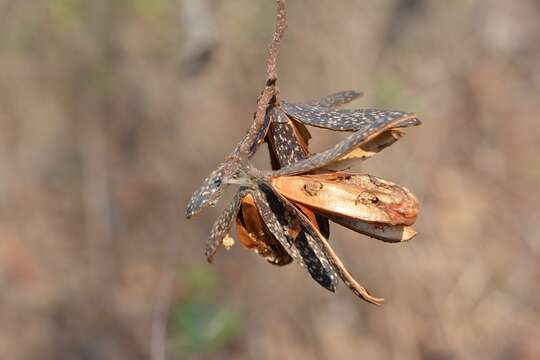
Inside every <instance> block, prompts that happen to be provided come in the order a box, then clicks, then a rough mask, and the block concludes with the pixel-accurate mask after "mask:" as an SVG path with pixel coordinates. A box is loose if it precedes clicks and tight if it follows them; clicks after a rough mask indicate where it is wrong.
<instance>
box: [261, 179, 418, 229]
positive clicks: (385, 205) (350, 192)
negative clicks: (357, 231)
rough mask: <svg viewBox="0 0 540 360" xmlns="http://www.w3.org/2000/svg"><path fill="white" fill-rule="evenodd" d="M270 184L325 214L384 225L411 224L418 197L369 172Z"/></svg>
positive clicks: (290, 197)
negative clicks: (368, 173) (366, 173)
mask: <svg viewBox="0 0 540 360" xmlns="http://www.w3.org/2000/svg"><path fill="white" fill-rule="evenodd" d="M271 184H272V186H273V187H274V188H275V189H276V190H277V191H278V192H279V193H280V194H281V195H283V196H285V197H286V198H288V199H289V200H291V201H293V202H295V203H300V204H303V205H305V206H307V207H309V208H312V209H314V210H316V211H317V212H321V213H322V214H323V215H325V214H335V215H337V216H339V217H345V218H350V219H354V220H362V221H366V222H372V223H382V224H387V225H411V224H413V223H414V221H415V220H416V216H417V214H418V211H419V205H418V200H417V199H416V198H415V197H414V195H413V194H411V193H410V192H409V191H408V190H407V189H405V188H403V187H401V186H398V185H396V184H394V183H391V182H389V181H385V180H382V179H379V178H377V177H375V176H371V175H359V174H350V173H327V174H310V175H296V176H279V177H274V178H272V179H271Z"/></svg>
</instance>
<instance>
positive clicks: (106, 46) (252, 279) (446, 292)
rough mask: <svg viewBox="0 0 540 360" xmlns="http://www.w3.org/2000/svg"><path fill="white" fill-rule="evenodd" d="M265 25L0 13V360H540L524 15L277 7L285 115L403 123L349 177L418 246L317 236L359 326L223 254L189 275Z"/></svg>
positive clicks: (252, 99)
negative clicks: (378, 302)
mask: <svg viewBox="0 0 540 360" xmlns="http://www.w3.org/2000/svg"><path fill="white" fill-rule="evenodd" d="M274 6H275V5H274V2H273V1H270V0H235V1H217V0H183V1H182V0H178V1H173V0H153V1H152V0H114V1H113V0H108V1H106V0H92V1H85V0H43V1H26V0H0V358H1V359H40V360H42V359H43V360H47V359H75V360H78V359H80V360H83V359H84V360H94V359H107V360H108V359H153V360H157V359H321V360H324V359H360V358H362V359H426V360H446V359H448V360H450V359H540V345H539V343H538V338H539V336H540V302H539V298H540V261H539V260H540V239H539V234H540V222H539V218H540V192H539V188H540V121H539V118H538V117H539V115H538V114H539V113H540V102H539V90H540V3H539V2H538V1H535V0H520V1H519V2H518V1H513V2H512V1H507V0H455V1H427V0H379V1H359V0H341V1H327V0H324V1H321V0H304V1H290V2H289V6H288V10H289V20H290V21H289V28H288V30H287V32H286V35H285V39H284V43H283V46H282V48H281V54H280V58H279V75H280V79H279V85H280V91H281V95H282V96H283V97H284V98H286V99H289V100H291V101H304V100H311V99H315V98H318V97H320V96H323V95H325V94H329V93H331V92H335V91H340V90H347V89H357V90H363V91H364V92H365V94H366V95H365V97H364V98H363V99H361V100H359V101H357V102H355V103H354V106H356V107H367V106H377V107H382V108H391V109H399V110H406V111H414V112H417V113H418V114H419V117H420V118H421V119H422V120H423V122H424V123H423V125H422V126H421V127H419V128H414V129H410V130H409V131H408V134H407V136H406V137H405V138H403V139H402V140H400V141H399V142H398V143H397V144H395V145H394V146H392V147H391V148H389V149H387V150H385V151H384V152H382V153H380V154H378V155H377V156H376V157H375V158H373V159H370V160H369V161H367V162H366V163H365V164H361V166H359V167H358V168H357V169H356V170H358V171H360V172H369V173H370V174H373V175H377V176H380V177H383V178H385V179H388V180H391V181H394V182H397V183H399V184H402V185H404V186H406V187H408V188H409V189H411V190H412V191H413V192H414V193H415V194H416V195H417V196H418V198H419V199H420V201H421V204H422V212H421V216H420V217H419V220H418V222H417V224H416V229H417V230H418V232H419V235H418V236H417V237H416V238H415V239H414V240H413V241H411V242H409V243H406V244H397V245H396V244H394V245H390V244H385V243H381V242H378V241H376V240H372V239H369V238H367V237H364V236H362V235H358V234H355V233H352V232H350V231H348V230H346V229H341V228H339V227H337V226H334V227H333V230H332V231H333V232H332V236H331V242H332V244H334V245H335V249H336V251H337V252H338V254H340V255H341V256H342V258H343V260H344V262H345V263H346V264H347V265H348V267H349V269H350V270H351V272H352V273H353V274H354V275H355V276H356V277H357V278H358V279H359V280H360V281H361V282H362V283H363V284H364V285H366V286H367V287H368V288H369V289H371V290H372V292H373V293H374V294H376V295H379V296H383V297H385V298H386V302H385V304H384V305H383V306H381V307H375V306H372V305H369V304H366V303H363V302H361V301H359V300H358V299H357V298H356V297H354V296H353V295H352V294H351V293H350V292H349V291H348V289H346V287H344V286H341V287H340V289H339V290H338V291H337V293H336V294H331V293H329V292H327V291H325V290H324V289H322V288H321V287H319V286H318V285H317V284H315V283H314V282H313V281H311V279H309V278H308V277H307V276H306V274H305V273H304V271H303V270H301V269H300V268H299V267H297V266H287V267H283V268H279V267H275V266H271V265H269V264H267V263H266V262H265V261H264V260H263V259H262V258H260V257H258V256H257V255H256V254H254V253H251V252H249V251H246V250H244V249H242V248H240V247H239V246H235V247H234V248H233V249H232V250H231V251H229V252H225V251H222V252H221V253H220V254H218V258H217V262H216V264H215V265H212V266H211V265H207V264H206V261H205V258H204V255H203V251H204V245H205V241H206V238H207V236H208V232H209V229H210V226H211V224H212V222H213V220H214V219H215V218H216V216H217V215H218V214H219V211H220V209H222V208H223V206H224V204H225V203H226V200H228V199H229V198H230V196H231V194H232V193H233V192H232V191H229V192H228V193H227V194H226V196H225V198H224V200H222V202H221V203H220V204H219V205H218V207H217V208H214V209H210V210H207V211H205V212H204V213H203V214H201V215H200V216H198V217H197V218H195V219H192V220H190V221H187V220H186V219H184V215H183V211H184V207H185V204H186V202H187V201H188V199H189V197H190V195H191V193H192V192H193V191H194V190H195V188H196V187H197V186H198V185H199V183H200V181H201V180H202V179H203V178H204V177H205V176H206V175H207V174H208V173H209V172H210V171H211V170H213V169H214V168H215V167H216V165H217V164H218V163H219V162H220V161H222V160H223V159H224V157H225V156H226V154H228V153H229V152H230V151H231V149H232V148H233V146H234V144H235V143H236V142H237V141H239V139H240V138H241V137H242V136H243V134H244V132H245V130H246V129H247V128H248V126H249V124H250V123H251V121H252V114H253V111H254V110H255V103H256V98H257V95H258V94H259V91H260V90H261V88H262V85H263V83H264V77H265V61H266V56H267V45H268V42H269V39H270V36H271V33H272V31H273V26H274V16H275V14H274V9H275V7H274ZM313 135H314V138H315V139H314V140H313V143H312V149H313V150H315V151H316V150H320V149H324V148H326V147H327V146H330V145H331V144H333V143H334V142H335V141H337V140H338V139H341V138H342V137H343V134H336V133H331V132H327V131H322V130H315V131H313ZM256 164H257V165H258V166H259V167H263V168H268V160H267V153H266V148H265V147H264V146H263V147H261V150H260V152H259V154H258V156H257V158H256Z"/></svg>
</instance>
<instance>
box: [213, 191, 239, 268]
mask: <svg viewBox="0 0 540 360" xmlns="http://www.w3.org/2000/svg"><path fill="white" fill-rule="evenodd" d="M245 194H246V189H240V190H239V191H238V192H237V193H236V195H235V196H234V198H233V199H232V200H231V202H230V203H229V205H228V206H227V208H226V209H225V210H224V211H223V212H222V213H221V215H219V217H218V218H217V220H216V222H215V223H214V225H213V226H212V230H211V231H210V238H209V239H208V243H207V245H206V259H207V260H208V262H213V261H214V256H215V254H216V252H217V250H218V249H219V247H220V246H221V244H222V243H223V239H224V238H225V236H227V234H229V232H230V231H231V227H232V224H233V222H234V220H235V218H236V214H237V213H238V209H239V208H240V204H241V202H242V198H243V197H244V196H245Z"/></svg>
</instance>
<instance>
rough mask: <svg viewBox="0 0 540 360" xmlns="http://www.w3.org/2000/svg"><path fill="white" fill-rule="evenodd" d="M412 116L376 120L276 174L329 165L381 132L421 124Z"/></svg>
mask: <svg viewBox="0 0 540 360" xmlns="http://www.w3.org/2000/svg"><path fill="white" fill-rule="evenodd" d="M410 116H412V118H411V117H409V116H407V117H403V118H400V119H397V120H390V119H388V118H382V119H379V120H377V121H374V122H372V123H370V124H369V125H367V126H365V127H364V128H362V129H361V130H358V131H357V132H355V133H353V134H352V135H350V136H349V137H347V138H346V139H344V140H342V141H340V142H339V143H337V144H336V145H335V146H333V147H331V148H330V149H327V150H325V151H322V152H320V153H317V154H314V155H312V156H310V157H308V158H307V159H304V160H302V161H298V162H296V163H294V164H292V165H289V166H287V167H284V168H282V169H280V170H277V171H275V172H274V176H281V175H293V174H299V173H305V172H309V171H313V170H316V169H320V168H324V167H326V166H329V165H330V164H332V163H333V162H335V161H336V159H340V158H342V157H343V156H345V155H346V154H348V153H350V152H351V151H352V150H354V149H355V148H357V147H358V146H359V145H360V144H362V143H365V142H367V141H369V140H371V139H373V138H374V137H375V136H377V135H379V134H381V133H382V132H384V131H387V130H389V129H391V128H395V127H399V126H400V125H401V124H403V123H412V122H414V123H417V124H420V120H418V119H416V118H414V115H410Z"/></svg>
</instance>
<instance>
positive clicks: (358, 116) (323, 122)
mask: <svg viewBox="0 0 540 360" xmlns="http://www.w3.org/2000/svg"><path fill="white" fill-rule="evenodd" d="M280 107H281V109H283V111H284V112H286V113H287V114H288V115H289V116H291V117H292V118H293V119H294V120H297V121H300V122H302V123H304V124H306V125H311V126H315V127H320V128H324V129H329V130H334V131H358V130H360V129H362V128H364V127H365V126H367V125H369V124H372V123H380V122H381V121H386V122H388V121H394V120H397V119H401V118H404V117H409V118H410V117H415V115H414V114H411V113H407V112H403V111H394V110H390V111H387V110H379V109H356V110H349V109H345V110H329V109H328V108H327V107H324V106H316V105H315V106H314V105H309V104H291V103H287V102H285V101H283V102H282V103H281V105H280ZM410 125H412V124H402V126H410Z"/></svg>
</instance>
